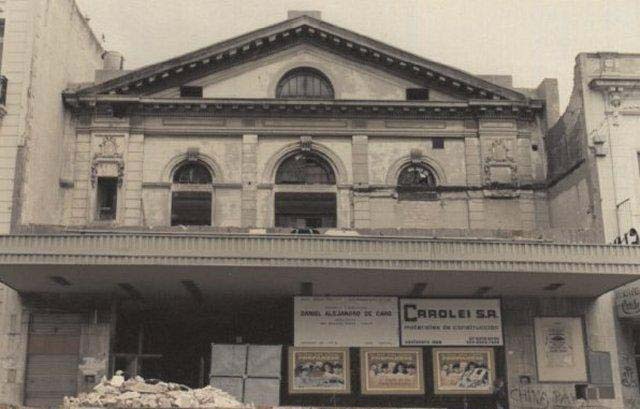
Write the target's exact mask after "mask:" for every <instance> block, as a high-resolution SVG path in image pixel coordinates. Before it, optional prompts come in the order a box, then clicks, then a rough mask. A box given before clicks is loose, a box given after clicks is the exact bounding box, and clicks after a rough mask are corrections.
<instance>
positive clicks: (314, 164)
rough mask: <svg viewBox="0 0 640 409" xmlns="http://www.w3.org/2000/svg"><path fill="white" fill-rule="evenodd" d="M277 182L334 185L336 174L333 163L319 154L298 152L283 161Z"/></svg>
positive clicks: (277, 175) (277, 174)
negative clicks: (332, 166) (330, 163)
mask: <svg viewBox="0 0 640 409" xmlns="http://www.w3.org/2000/svg"><path fill="white" fill-rule="evenodd" d="M276 183H278V184H289V185H291V184H296V185H333V184H335V183H336V176H335V174H334V173H333V169H332V168H331V165H329V163H328V162H327V161H326V160H324V159H323V158H321V157H319V156H318V155H314V154H309V153H298V154H295V155H292V156H290V157H288V158H287V159H285V160H284V162H282V164H281V165H280V167H279V168H278V172H277V173H276Z"/></svg>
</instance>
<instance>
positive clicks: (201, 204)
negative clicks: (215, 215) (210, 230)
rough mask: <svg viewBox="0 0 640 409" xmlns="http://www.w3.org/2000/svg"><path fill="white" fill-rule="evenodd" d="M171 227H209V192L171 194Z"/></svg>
mask: <svg viewBox="0 0 640 409" xmlns="http://www.w3.org/2000/svg"><path fill="white" fill-rule="evenodd" d="M171 225H172V226H180V225H182V226H211V192H210V191H209V192H173V196H172V201H171Z"/></svg>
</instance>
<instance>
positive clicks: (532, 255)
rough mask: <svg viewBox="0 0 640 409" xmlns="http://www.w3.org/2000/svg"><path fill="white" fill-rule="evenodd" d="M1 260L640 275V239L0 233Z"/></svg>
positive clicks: (57, 263)
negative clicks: (617, 242)
mask: <svg viewBox="0 0 640 409" xmlns="http://www.w3.org/2000/svg"><path fill="white" fill-rule="evenodd" d="M0 264H5V265H6V264H11V265H36V264H37V265H41V264H53V265H78V264H83V265H149V264H158V265H160V264H161V265H185V266H188V265H204V266H207V265H230V266H231V265H232V266H238V267H240V266H257V267H267V266H273V267H322V268H345V269H381V270H416V271H439V272H447V271H456V272H460V271H468V272H475V273H481V272H493V273H495V272H510V273H513V272H521V273H522V274H523V275H524V274H526V273H533V274H546V273H559V274H593V275H601V274H615V275H628V281H629V282H630V281H633V280H635V279H638V278H640V273H639V271H640V246H614V245H583V244H550V243H540V242H529V241H523V242H517V241H513V240H505V241H499V240H470V239H451V240H446V239H440V240H438V239H426V238H416V237H411V238H398V237H339V238H338V237H300V236H290V235H261V236H254V235H247V234H197V233H194V234H181V233H177V232H173V233H169V234H153V233H113V232H111V233H103V234H100V233H92V232H86V233H83V234H69V233H65V234H45V235H18V236H15V235H14V236H10V235H9V236H0Z"/></svg>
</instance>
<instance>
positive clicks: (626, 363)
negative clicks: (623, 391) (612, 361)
mask: <svg viewBox="0 0 640 409" xmlns="http://www.w3.org/2000/svg"><path fill="white" fill-rule="evenodd" d="M620 383H622V386H626V387H627V388H637V387H638V374H637V373H636V362H635V359H634V357H632V356H630V355H629V354H625V353H622V354H620Z"/></svg>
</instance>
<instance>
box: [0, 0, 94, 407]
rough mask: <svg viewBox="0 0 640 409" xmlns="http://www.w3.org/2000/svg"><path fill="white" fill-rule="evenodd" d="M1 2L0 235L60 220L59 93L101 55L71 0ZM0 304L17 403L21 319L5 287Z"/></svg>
mask: <svg viewBox="0 0 640 409" xmlns="http://www.w3.org/2000/svg"><path fill="white" fill-rule="evenodd" d="M0 4H1V5H2V11H1V12H0V18H4V19H5V37H4V47H3V55H2V71H1V72H2V74H3V75H5V76H6V77H7V78H8V83H9V85H8V88H7V102H6V105H5V106H6V109H7V114H6V116H5V117H4V118H3V119H2V124H1V126H0V234H7V233H9V232H10V230H11V227H12V224H16V223H42V224H56V223H60V216H61V214H62V209H63V200H62V194H61V191H60V189H59V187H58V186H59V177H60V168H61V166H62V163H63V158H62V152H63V145H64V144H63V134H64V126H65V115H68V114H65V111H64V108H63V106H62V101H61V98H60V93H61V92H62V90H63V89H65V88H66V87H67V85H68V83H69V82H70V81H87V80H90V79H91V78H92V76H93V70H94V69H95V68H98V67H99V66H100V64H101V53H102V51H103V50H102V47H101V46H100V44H99V43H98V41H97V40H96V39H95V37H94V35H93V33H92V32H91V30H90V29H89V26H88V25H87V24H86V22H85V20H84V18H83V16H82V15H81V14H80V12H79V10H78V9H77V8H76V5H75V2H74V1H73V0H55V1H54V0H32V1H18V0H5V1H3V2H1V3H0ZM71 62H72V63H71ZM45 203H46V208H45V207H43V204H45ZM0 303H1V304H0V307H1V308H0V403H9V404H22V395H23V389H24V384H23V380H24V365H25V357H26V329H27V323H28V315H27V314H23V313H22V306H21V302H20V298H19V296H18V295H17V294H16V293H15V292H14V291H13V290H11V289H9V288H7V287H4V286H1V288H0Z"/></svg>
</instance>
